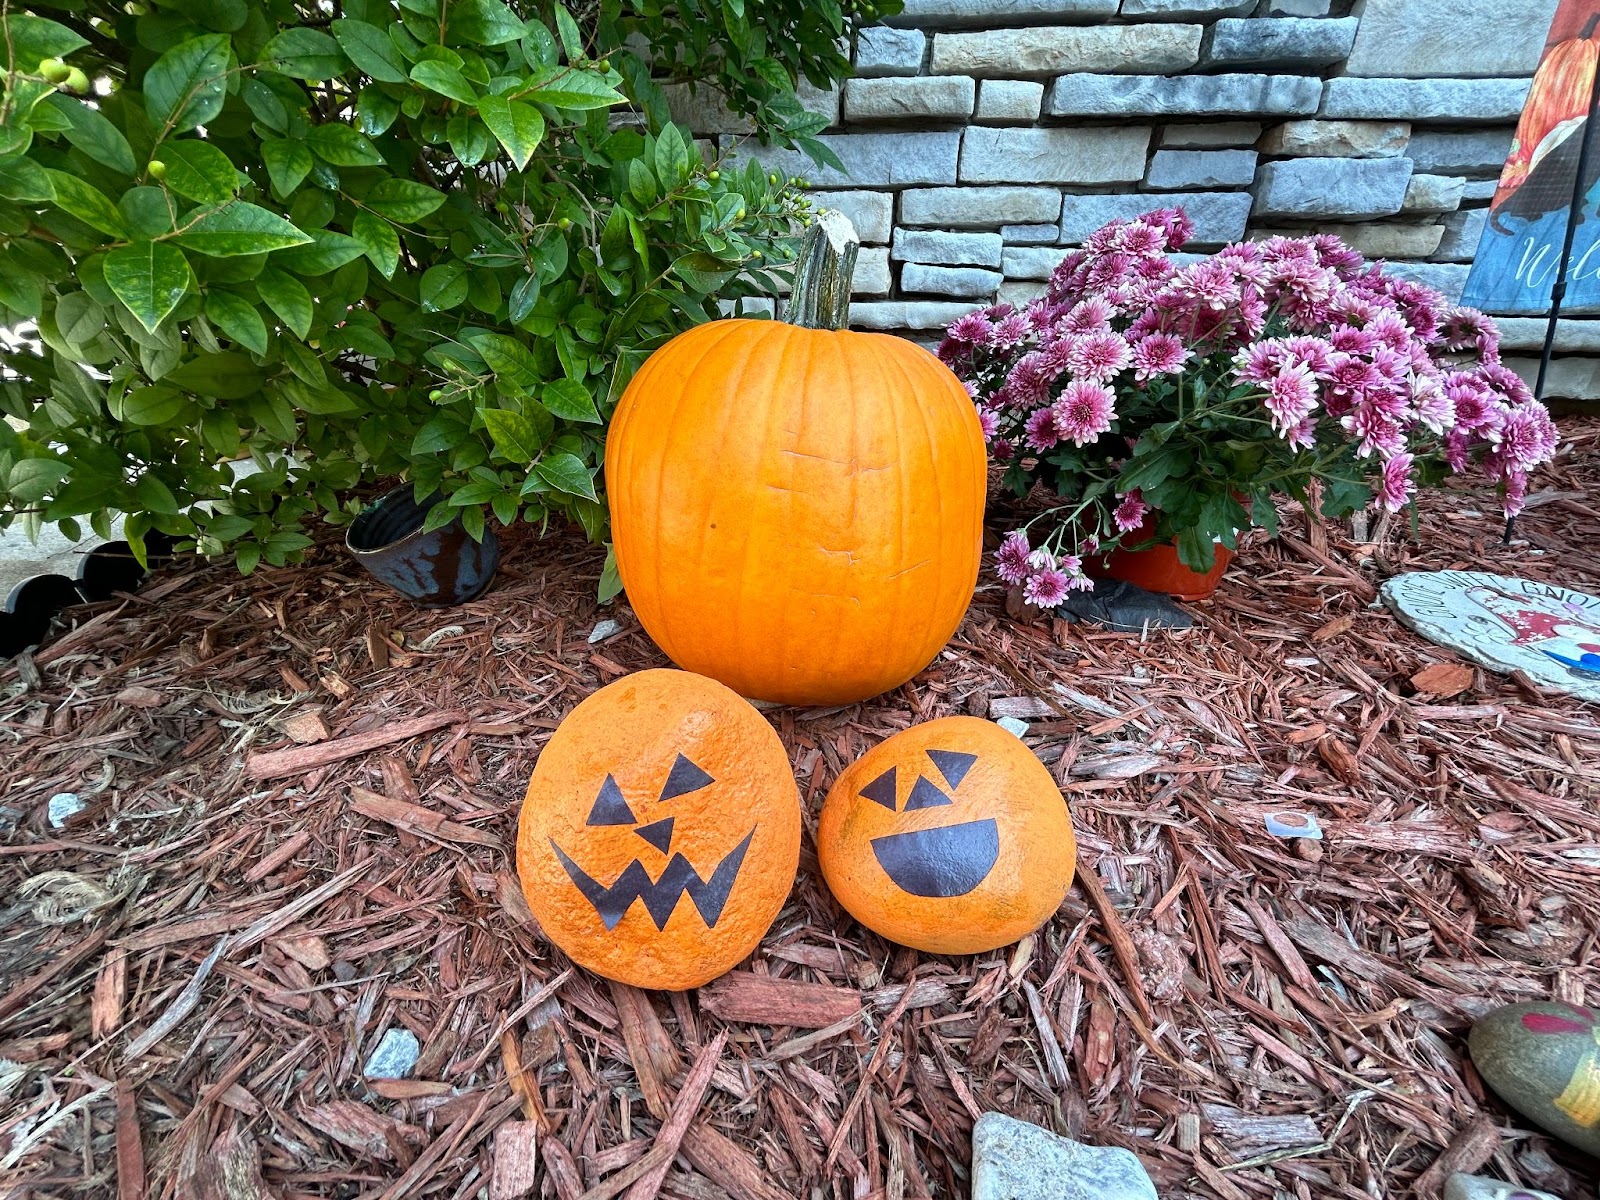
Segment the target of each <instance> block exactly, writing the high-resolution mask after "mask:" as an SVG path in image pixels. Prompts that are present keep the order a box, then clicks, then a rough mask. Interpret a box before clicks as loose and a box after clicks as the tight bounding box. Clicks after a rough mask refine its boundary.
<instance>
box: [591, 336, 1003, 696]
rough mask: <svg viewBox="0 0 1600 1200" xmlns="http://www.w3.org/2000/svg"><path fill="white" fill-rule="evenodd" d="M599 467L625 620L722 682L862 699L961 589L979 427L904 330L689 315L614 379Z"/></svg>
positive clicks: (887, 678) (953, 622) (911, 650)
mask: <svg viewBox="0 0 1600 1200" xmlns="http://www.w3.org/2000/svg"><path fill="white" fill-rule="evenodd" d="M605 470H606V488H607V492H608V494H609V496H610V503H611V528H612V539H613V545H614V547H615V550H616V556H617V567H618V570H619V572H620V573H621V576H622V582H623V584H624V586H625V587H626V588H627V591H628V599H629V601H630V603H631V604H632V605H633V609H634V612H635V613H636V614H637V615H638V617H639V621H640V623H641V624H643V626H644V628H645V630H646V631H647V632H648V633H649V634H650V636H651V637H653V638H654V639H655V641H656V643H657V645H659V646H660V647H661V648H662V649H663V650H664V651H666V653H667V654H668V655H669V656H670V657H671V658H672V660H673V661H674V662H676V663H677V664H678V665H679V666H681V667H684V668H685V669H687V670H690V671H697V672H699V673H700V674H703V675H709V676H711V677H712V678H713V679H718V680H720V681H722V682H723V683H725V684H727V685H728V686H729V687H731V688H733V689H734V690H735V691H736V692H738V693H739V694H740V695H743V696H748V697H752V698H755V699H761V700H772V701H779V702H782V703H787V704H844V703H849V702H851V701H855V700H864V699H866V698H868V697H870V696H876V695H878V694H879V693H880V692H884V691H887V690H889V689H890V688H893V687H897V686H899V685H900V684H902V683H904V682H905V681H906V680H908V679H910V678H911V677H912V676H913V675H915V674H916V673H917V672H918V671H920V670H922V669H923V668H924V667H926V666H927V665H928V663H929V662H930V661H931V660H932V659H933V657H934V655H935V654H937V653H938V652H939V650H940V648H941V647H942V646H944V644H945V643H946V642H947V641H949V640H950V636H951V634H953V633H954V632H955V630H956V627H957V626H958V625H959V624H960V623H961V618H962V616H963V614H965V612H966V610H967V605H968V603H969V601H970V600H971V598H972V590H973V587H974V585H975V584H976V582H977V576H978V562H979V557H980V554H981V542H982V523H983V501H984V491H985V486H986V474H985V472H986V460H985V450H984V443H983V434H982V431H981V430H980V428H979V426H978V418H977V413H976V411H975V410H974V408H973V405H972V401H971V399H969V398H968V396H967V394H966V391H965V389H964V388H963V387H962V385H961V383H960V382H959V381H958V380H957V379H956V377H955V376H954V375H953V374H952V373H951V372H950V371H949V370H948V369H946V368H945V366H944V364H942V363H941V362H939V360H938V359H936V358H935V357H934V356H933V355H931V354H929V353H928V352H927V351H926V350H924V349H922V348H921V347H919V346H916V345H914V344H912V343H911V342H907V341H905V340H903V339H900V338H895V337H889V336H887V335H883V334H868V333H854V332H850V331H830V330H816V329H804V328H798V327H796V326H791V325H786V324H783V323H780V322H777V321H750V320H729V321H716V322H712V323H710V324H706V325H701V326H697V327H696V328H694V329H692V330H690V331H688V332H687V333H684V334H681V335H680V336H678V337H677V338H675V339H673V340H672V341H671V342H669V343H668V344H667V345H665V346H663V347H662V348H661V349H660V350H658V351H656V353H655V354H654V355H652V356H651V358H650V360H649V361H648V362H646V363H645V365H644V367H643V368H642V369H641V370H640V371H639V373H638V374H637V375H636V376H635V377H634V379H633V381H632V383H630V384H629V385H628V389H627V391H626V392H625V393H624V394H623V397H622V401H621V403H620V404H619V405H618V406H617V411H616V413H615V415H614V416H613V418H612V424H611V432H610V435H609V437H608V438H607V441H606V464H605Z"/></svg>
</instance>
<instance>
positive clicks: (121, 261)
mask: <svg viewBox="0 0 1600 1200" xmlns="http://www.w3.org/2000/svg"><path fill="white" fill-rule="evenodd" d="M105 272H106V284H107V285H108V286H109V287H110V288H111V290H112V292H114V293H115V294H116V297H117V299H118V300H121V301H122V302H123V303H124V304H126V305H127V306H128V311H129V312H131V313H133V315H134V316H135V317H137V318H139V323H140V324H141V325H143V326H144V327H145V328H146V329H148V330H150V331H151V332H152V333H154V332H155V329H156V326H158V325H160V324H161V322H162V321H164V320H166V318H167V315H168V314H169V313H171V312H172V310H173V309H175V308H177V307H178V302H179V301H180V300H182V299H183V297H184V295H185V294H186V293H187V292H188V291H189V289H190V288H192V287H193V286H194V272H193V271H191V270H190V269H189V262H188V260H187V259H186V258H184V257H183V252H182V251H181V250H179V249H178V248H177V247H176V246H174V245H173V244H172V243H171V242H135V243H134V244H133V245H131V246H123V247H121V248H119V249H116V250H113V251H111V252H110V253H109V254H107V255H106V262H105Z"/></svg>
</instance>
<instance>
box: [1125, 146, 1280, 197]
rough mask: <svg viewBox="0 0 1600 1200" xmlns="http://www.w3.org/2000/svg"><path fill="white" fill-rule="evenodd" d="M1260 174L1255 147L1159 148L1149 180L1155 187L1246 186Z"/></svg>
mask: <svg viewBox="0 0 1600 1200" xmlns="http://www.w3.org/2000/svg"><path fill="white" fill-rule="evenodd" d="M1255 177H1256V152H1255V151H1254V150H1157V151H1156V152H1155V154H1154V155H1152V156H1151V158H1150V173H1149V175H1147V176H1146V177H1145V183H1146V184H1148V185H1149V186H1150V187H1153V188H1166V189H1181V188H1242V187H1249V186H1250V184H1251V183H1252V182H1254V180H1255Z"/></svg>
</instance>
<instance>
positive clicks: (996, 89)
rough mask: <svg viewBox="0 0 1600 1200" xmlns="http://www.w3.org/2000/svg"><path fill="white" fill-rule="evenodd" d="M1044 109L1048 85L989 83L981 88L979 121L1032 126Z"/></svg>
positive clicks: (1016, 81)
mask: <svg viewBox="0 0 1600 1200" xmlns="http://www.w3.org/2000/svg"><path fill="white" fill-rule="evenodd" d="M1043 106H1044V84H1042V83H1035V82H1033V81H1032V80H1028V79H985V80H984V81H983V82H982V83H981V84H979V85H978V116H977V119H978V120H979V121H984V122H992V123H994V124H1014V123H1021V124H1031V123H1032V122H1034V121H1037V120H1038V119H1039V110H1040V109H1041V108H1042V107H1043Z"/></svg>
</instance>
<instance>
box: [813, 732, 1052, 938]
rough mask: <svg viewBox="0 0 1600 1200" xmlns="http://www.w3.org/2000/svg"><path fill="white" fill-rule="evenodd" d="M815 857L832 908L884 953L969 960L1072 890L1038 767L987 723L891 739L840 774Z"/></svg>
mask: <svg viewBox="0 0 1600 1200" xmlns="http://www.w3.org/2000/svg"><path fill="white" fill-rule="evenodd" d="M817 858H818V860H819V861H820V862H821V865H822V874H823V877H824V878H825V879H826V880H827V881H828V887H829V888H831V889H832V891H833V894H834V895H835V896H836V897H838V900H839V903H840V904H842V905H844V906H845V908H846V909H848V910H849V912H850V915H851V916H853V917H855V919H856V920H858V921H860V922H861V923H862V924H863V925H865V926H867V928H869V929H871V930H873V931H874V932H876V933H879V934H881V935H883V936H884V937H886V938H888V939H889V940H890V941H892V942H899V943H900V944H901V945H905V946H911V947H914V948H916V949H918V950H927V951H930V952H931V953H934V954H978V953H981V952H983V951H985V950H994V949H997V948H998V947H1000V946H1005V945H1009V944H1010V943H1012V942H1014V941H1016V940H1017V939H1018V938H1021V937H1023V936H1024V935H1026V934H1029V933H1032V932H1033V931H1034V930H1035V929H1037V928H1038V927H1039V926H1040V925H1042V924H1044V923H1045V921H1047V920H1049V919H1050V916H1051V914H1052V913H1054V912H1055V911H1056V909H1057V908H1059V907H1060V905H1061V901H1062V900H1063V899H1064V898H1065V897H1066V894H1067V889H1068V888H1069V887H1071V886H1072V873H1073V869H1074V866H1075V864H1076V862H1077V843H1076V841H1075V840H1074V838H1073V836H1072V821H1071V819H1070V818H1069V816H1068V814H1067V805H1066V801H1065V800H1063V799H1062V797H1061V792H1060V789H1058V788H1057V787H1056V783H1055V780H1054V779H1053V778H1051V775H1050V772H1049V771H1048V770H1046V769H1045V767H1044V764H1043V763H1041V762H1040V761H1039V760H1038V759H1037V758H1035V757H1034V755H1033V752H1032V751H1031V750H1029V749H1028V748H1027V747H1026V746H1025V745H1023V744H1022V742H1021V741H1020V740H1018V739H1017V738H1016V737H1014V736H1013V735H1011V734H1010V733H1008V732H1006V731H1005V730H1004V729H1001V728H1000V727H999V726H998V725H995V724H993V723H991V722H989V721H981V720H979V719H978V718H976V717H946V718H944V719H943V720H939V721H929V722H928V723H927V724H926V725H916V726H913V727H912V728H910V729H907V730H906V731H905V732H903V733H897V734H895V736H893V737H891V738H889V739H888V740H887V741H885V742H883V743H882V744H881V745H879V746H876V747H874V748H873V749H872V750H869V751H868V752H867V753H866V754H864V755H862V756H861V757H860V758H859V759H857V760H856V762H855V763H854V764H852V765H851V766H850V767H849V768H848V769H847V770H846V771H845V772H844V774H842V775H840V776H839V779H838V781H837V782H836V783H835V784H834V785H833V789H832V790H831V791H830V792H829V793H828V799H827V800H826V802H824V804H823V806H822V819H821V821H820V822H819V824H818V826H817Z"/></svg>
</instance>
